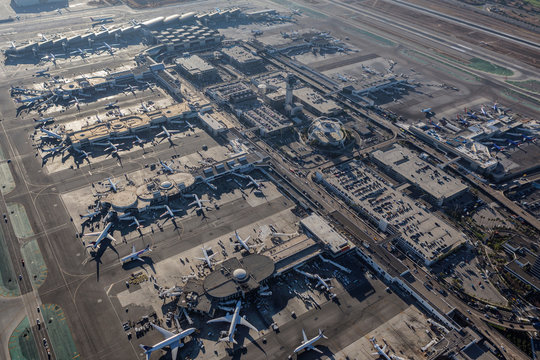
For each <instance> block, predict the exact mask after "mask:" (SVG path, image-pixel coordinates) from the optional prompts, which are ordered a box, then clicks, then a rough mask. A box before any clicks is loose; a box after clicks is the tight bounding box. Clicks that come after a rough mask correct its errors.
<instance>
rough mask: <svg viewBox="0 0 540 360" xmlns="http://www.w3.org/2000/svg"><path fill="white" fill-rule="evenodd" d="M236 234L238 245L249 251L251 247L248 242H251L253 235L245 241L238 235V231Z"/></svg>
mask: <svg viewBox="0 0 540 360" xmlns="http://www.w3.org/2000/svg"><path fill="white" fill-rule="evenodd" d="M234 234H235V235H236V241H237V243H238V245H240V246H242V247H243V248H244V249H246V250H247V251H249V250H250V247H249V245H248V243H247V242H248V241H249V238H251V235H250V236H248V237H247V238H246V239H245V240H243V239H242V238H241V237H240V235H238V231H236V230H235V231H234Z"/></svg>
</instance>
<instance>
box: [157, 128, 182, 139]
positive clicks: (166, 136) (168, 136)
mask: <svg viewBox="0 0 540 360" xmlns="http://www.w3.org/2000/svg"><path fill="white" fill-rule="evenodd" d="M161 129H162V130H163V131H162V132H160V133H158V134H156V136H163V139H162V140H164V139H169V141H172V134H176V133H179V132H180V130H168V129H167V128H166V127H165V126H164V125H161Z"/></svg>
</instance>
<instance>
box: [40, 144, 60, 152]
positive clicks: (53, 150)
mask: <svg viewBox="0 0 540 360" xmlns="http://www.w3.org/2000/svg"><path fill="white" fill-rule="evenodd" d="M63 149H64V145H60V146H55V147H53V148H50V149H41V151H43V152H48V153H55V152H59V151H62V150H63Z"/></svg>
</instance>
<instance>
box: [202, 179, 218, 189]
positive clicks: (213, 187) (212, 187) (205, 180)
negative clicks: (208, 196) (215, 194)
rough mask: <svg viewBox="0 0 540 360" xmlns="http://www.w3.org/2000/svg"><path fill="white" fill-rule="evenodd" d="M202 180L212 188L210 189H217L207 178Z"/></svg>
mask: <svg viewBox="0 0 540 360" xmlns="http://www.w3.org/2000/svg"><path fill="white" fill-rule="evenodd" d="M203 182H204V183H205V184H206V185H208V187H209V188H210V189H212V190H214V191H216V190H217V186H216V185H214V184H212V183H211V182H210V181H208V180H207V179H203Z"/></svg>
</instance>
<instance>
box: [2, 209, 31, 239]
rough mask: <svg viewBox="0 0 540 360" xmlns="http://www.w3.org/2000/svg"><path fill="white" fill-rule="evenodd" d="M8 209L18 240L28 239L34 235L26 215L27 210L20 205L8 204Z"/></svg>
mask: <svg viewBox="0 0 540 360" xmlns="http://www.w3.org/2000/svg"><path fill="white" fill-rule="evenodd" d="M7 209H8V212H9V219H10V220H11V226H13V231H15V235H17V237H18V238H27V237H30V236H32V235H34V231H33V230H32V226H31V225H30V221H29V220H28V215H26V209H25V208H24V206H22V205H21V204H19V203H8V204H7Z"/></svg>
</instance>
